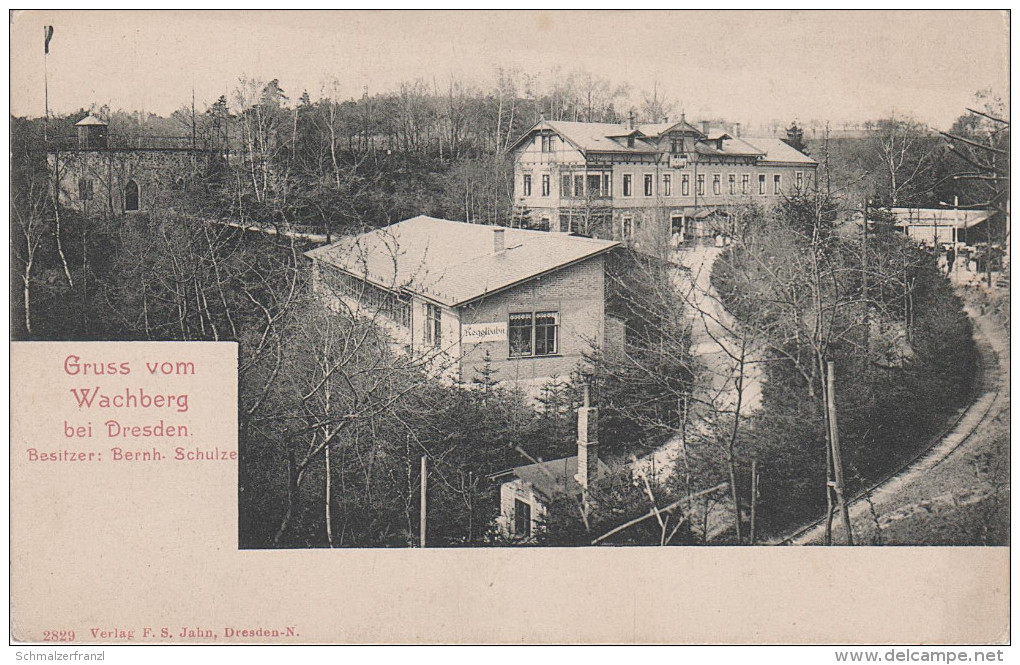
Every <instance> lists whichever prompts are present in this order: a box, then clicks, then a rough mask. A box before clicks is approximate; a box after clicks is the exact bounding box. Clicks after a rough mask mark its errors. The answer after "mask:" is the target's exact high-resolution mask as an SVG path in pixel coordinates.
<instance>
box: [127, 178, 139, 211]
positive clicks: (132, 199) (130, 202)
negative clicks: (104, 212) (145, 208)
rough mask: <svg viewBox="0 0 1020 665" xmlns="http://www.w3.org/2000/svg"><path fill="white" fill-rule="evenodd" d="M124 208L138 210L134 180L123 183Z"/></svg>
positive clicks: (136, 184)
mask: <svg viewBox="0 0 1020 665" xmlns="http://www.w3.org/2000/svg"><path fill="white" fill-rule="evenodd" d="M124 210H126V211H129V212H130V211H132V210H138V183H137V182H135V181H134V180H128V182H127V184H126V185H124Z"/></svg>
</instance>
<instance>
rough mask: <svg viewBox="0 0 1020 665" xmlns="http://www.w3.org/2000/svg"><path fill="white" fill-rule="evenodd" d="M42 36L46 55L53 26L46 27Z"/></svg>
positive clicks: (51, 37) (48, 50)
mask: <svg viewBox="0 0 1020 665" xmlns="http://www.w3.org/2000/svg"><path fill="white" fill-rule="evenodd" d="M43 36H44V39H45V41H44V43H43V48H44V49H45V50H46V53H49V52H50V40H51V39H53V26H52V25H48V26H46V27H45V28H43Z"/></svg>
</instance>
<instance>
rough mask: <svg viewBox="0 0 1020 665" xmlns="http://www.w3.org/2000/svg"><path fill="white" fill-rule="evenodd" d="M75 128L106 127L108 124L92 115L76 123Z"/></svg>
mask: <svg viewBox="0 0 1020 665" xmlns="http://www.w3.org/2000/svg"><path fill="white" fill-rule="evenodd" d="M74 125H75V127H106V126H107V125H108V123H105V122H103V121H102V120H100V119H99V118H97V117H96V116H94V115H92V114H91V113H90V114H89V115H87V116H85V117H84V118H82V119H81V120H79V121H78V122H76V123H74Z"/></svg>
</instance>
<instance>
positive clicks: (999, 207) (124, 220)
mask: <svg viewBox="0 0 1020 665" xmlns="http://www.w3.org/2000/svg"><path fill="white" fill-rule="evenodd" d="M1008 40H1009V14H1008V12H1003V11H934V10H932V11H879V10H869V11H856V12H824V11H778V10H777V11H748V10H733V11H722V10H720V11H704V10H702V11H609V10H606V11H580V10H575V11H552V12H546V11H537V10H523V11H495V12H490V11H356V12H355V11H329V12H297V11H296V12H287V11H273V12H270V11H209V12H206V11H155V12H141V11H139V12H103V11H85V10H79V11H63V12H44V13H36V14H33V13H31V12H30V13H28V14H27V15H25V16H24V17H20V18H19V19H18V20H16V21H14V22H13V23H12V28H11V52H12V58H13V59H12V69H11V110H10V112H11V125H10V149H11V178H10V182H11V188H10V203H9V205H10V225H11V226H10V239H11V254H10V270H11V272H10V317H11V339H12V340H14V341H16V342H20V341H67V340H76V341H125V342H136V341H137V342H143V341H147V342H148V341H163V342H169V341H174V342H182V341H187V342H199V341H201V342H214V343H215V342H234V343H236V344H237V356H238V359H237V385H238V399H237V403H236V404H235V403H233V402H230V403H224V404H223V405H222V409H221V412H223V413H230V412H232V411H233V410H235V409H236V413H237V423H238V439H237V446H236V450H237V453H236V467H237V488H236V506H234V505H230V506H228V507H229V509H230V511H234V510H236V515H237V533H236V539H235V540H236V547H237V548H238V549H239V550H253V552H251V553H250V554H251V556H252V557H259V556H265V554H264V553H260V552H258V551H257V550H270V549H330V548H337V549H340V548H492V547H500V548H542V547H558V548H566V547H588V548H590V547H623V546H631V547H638V546H644V547H656V546H658V547H662V546H686V547H715V546H728V547H732V546H745V547H746V546H756V547H762V546H827V545H831V546H840V547H843V546H851V545H853V546H872V547H874V546H905V545H911V546H920V545H924V546H930V545H940V546H1006V545H1008V544H1009V542H1010V473H1009V464H1010V449H1009V440H1010V438H1009V435H1010V416H1009V413H1010V408H1009V403H1010V394H1009V359H1010V350H1009V330H1010V297H1009V294H1010V231H1009V230H1010V204H1009V195H1010V187H1009V179H1010V105H1009V99H1010V98H1009V92H1010V89H1009V78H1008V72H1009V41H1008ZM99 369H100V370H102V369H103V368H102V367H100V368H99ZM113 371H116V370H115V369H114V370H113ZM98 373H100V374H102V371H99V372H98ZM17 380H18V377H16V376H13V377H12V381H14V382H16V381H17ZM97 390H98V388H97ZM160 422H162V421H160ZM153 444H155V445H161V444H160V443H159V441H158V440H155V439H150V440H147V441H145V442H144V444H141V443H140V444H139V445H140V446H143V447H149V448H151V447H152V446H153ZM204 444H206V445H207V447H208V448H209V449H212V448H213V447H214V446H217V445H218V446H219V447H220V448H224V442H217V441H206V442H204ZM118 445H128V444H127V443H124V444H118ZM166 445H167V446H168V449H169V448H170V447H172V446H173V445H177V444H173V443H171V442H169V440H168V441H167V444H166ZM231 445H232V444H231ZM203 454H204V453H203ZM157 459H159V458H157ZM230 463H231V464H234V462H233V461H231V462H230ZM231 537H232V538H233V536H231ZM294 565H298V564H296V563H295V564H294Z"/></svg>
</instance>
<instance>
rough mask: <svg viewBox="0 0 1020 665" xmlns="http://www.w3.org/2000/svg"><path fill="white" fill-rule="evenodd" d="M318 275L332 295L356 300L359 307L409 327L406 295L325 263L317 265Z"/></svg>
mask: <svg viewBox="0 0 1020 665" xmlns="http://www.w3.org/2000/svg"><path fill="white" fill-rule="evenodd" d="M319 275H320V276H321V278H322V283H323V285H324V286H325V288H326V289H327V292H329V293H332V295H334V296H336V297H338V298H351V299H353V300H356V301H357V302H358V304H359V305H360V306H361V307H364V308H366V309H368V310H371V311H376V312H379V313H380V314H382V315H383V316H385V317H387V318H389V319H390V320H391V321H393V322H394V323H396V324H397V325H399V326H401V327H403V328H405V329H410V327H411V302H410V301H409V300H408V299H407V297H406V296H401V295H399V294H397V293H394V292H393V291H390V290H388V289H383V288H380V287H378V286H375V285H374V284H369V283H368V282H366V281H364V280H362V279H358V278H357V277H355V276H354V275H350V274H348V273H345V272H342V271H340V270H337V269H335V268H332V267H330V266H326V265H321V264H320V265H319Z"/></svg>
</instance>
